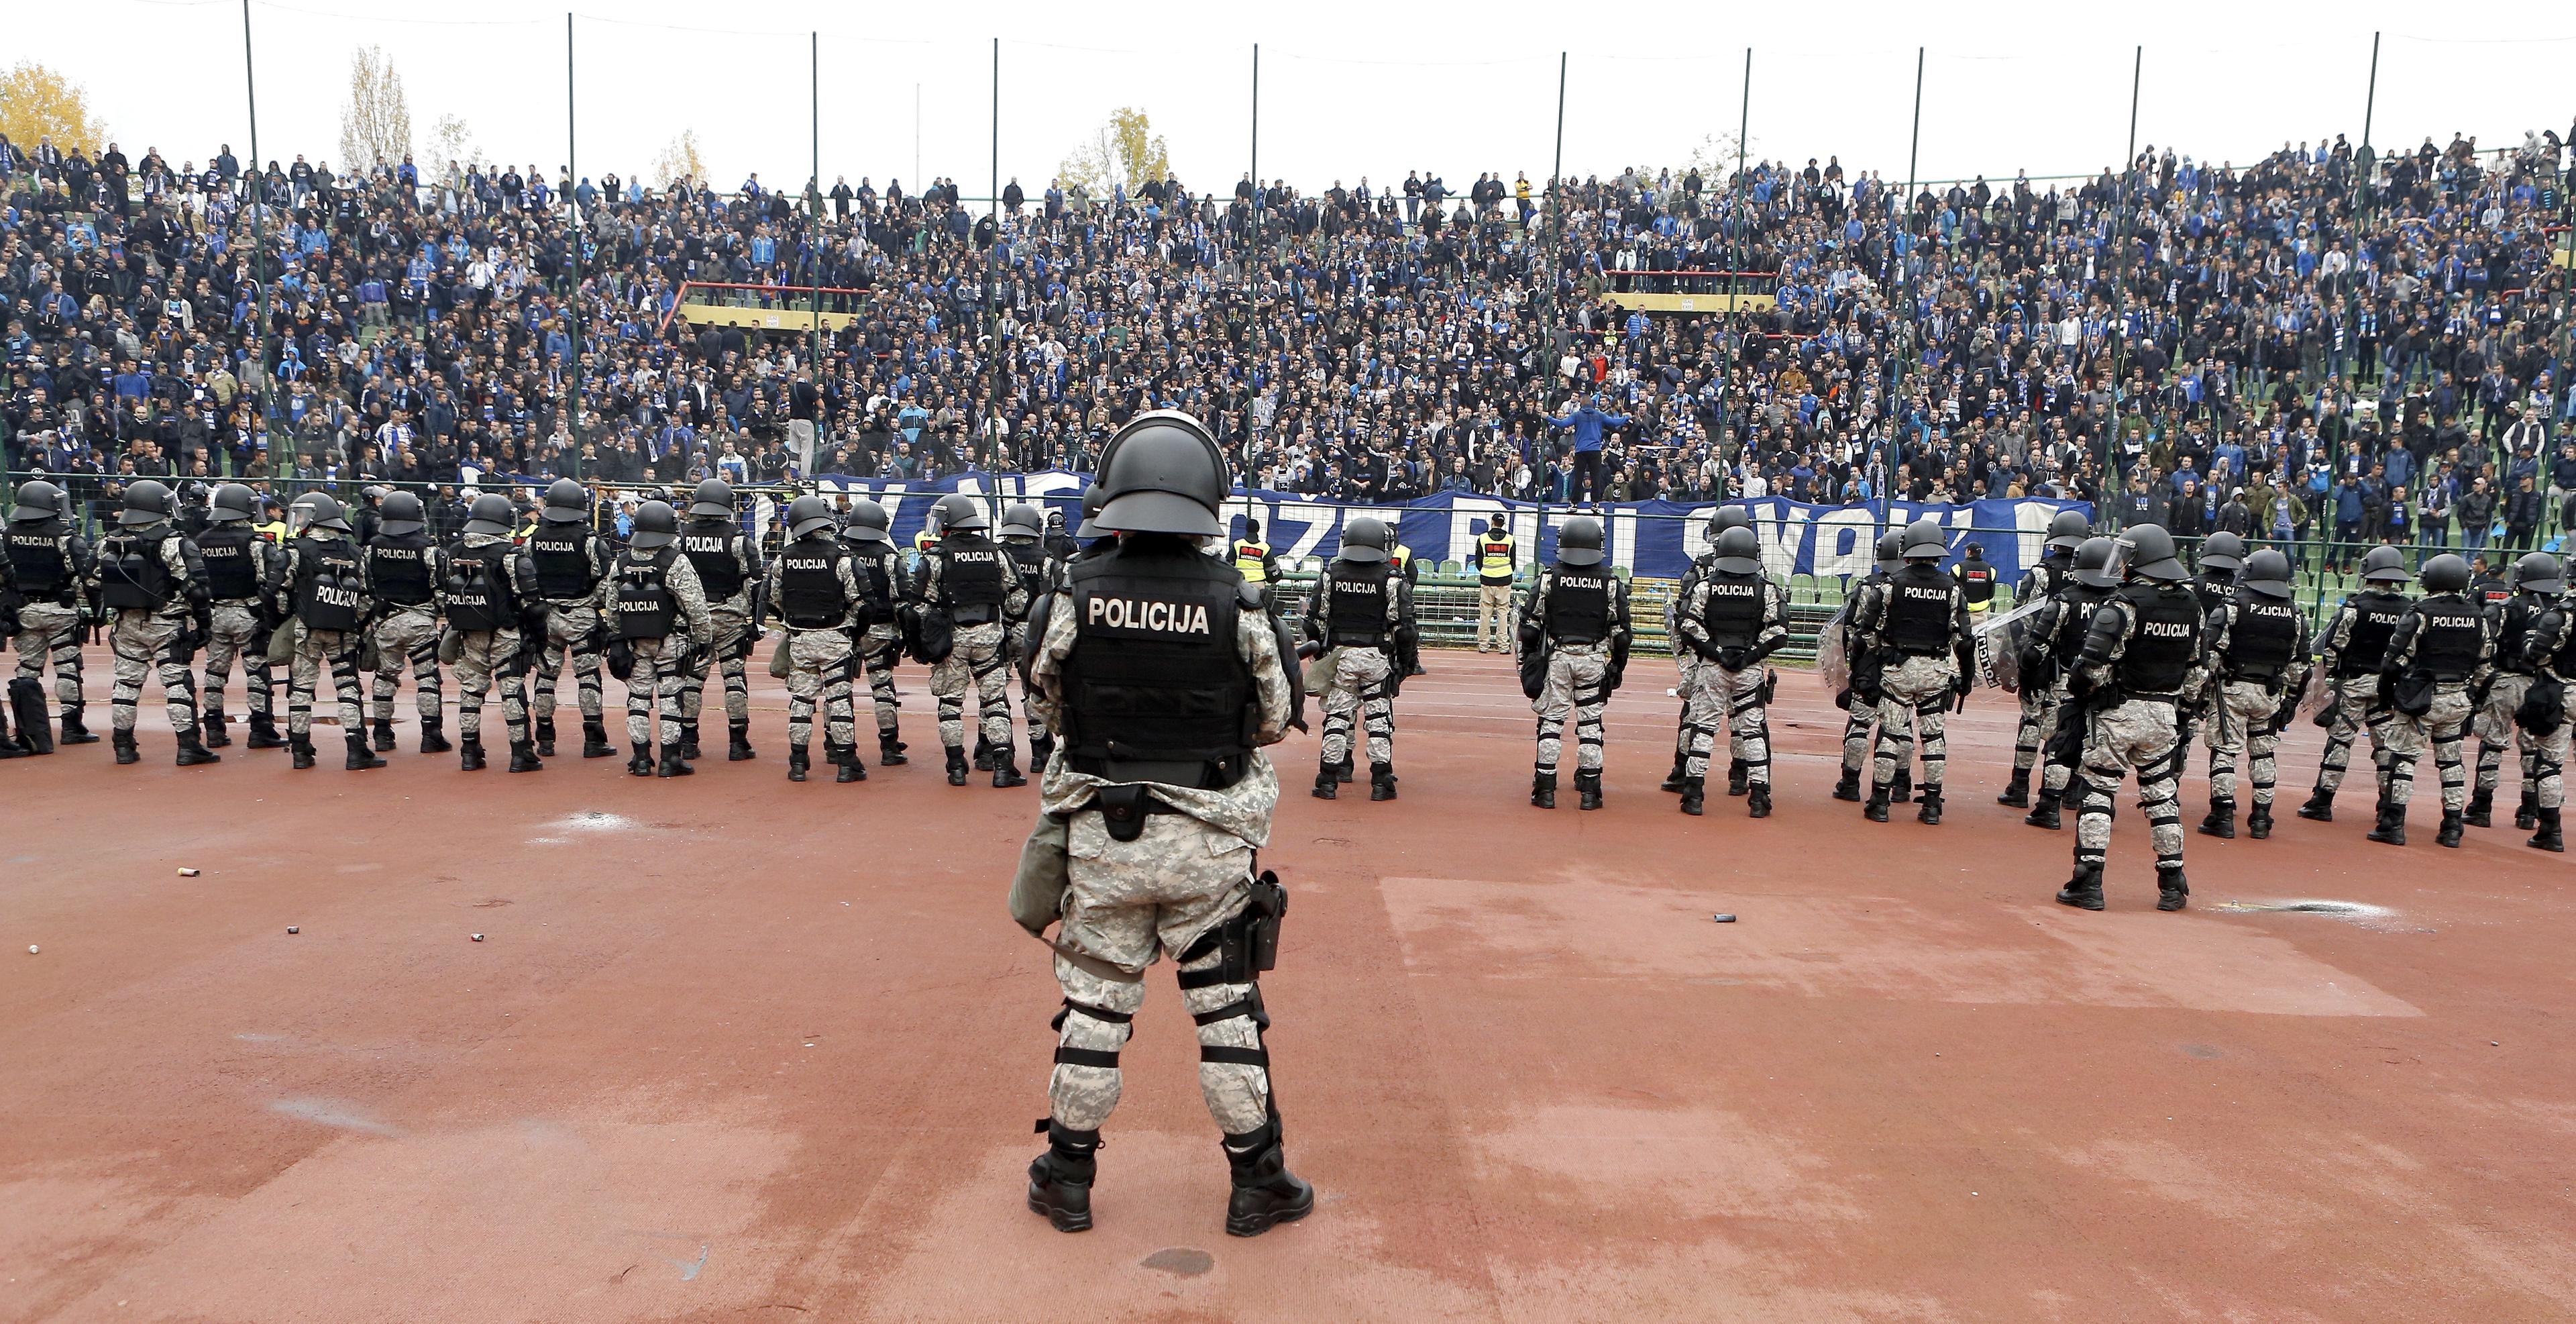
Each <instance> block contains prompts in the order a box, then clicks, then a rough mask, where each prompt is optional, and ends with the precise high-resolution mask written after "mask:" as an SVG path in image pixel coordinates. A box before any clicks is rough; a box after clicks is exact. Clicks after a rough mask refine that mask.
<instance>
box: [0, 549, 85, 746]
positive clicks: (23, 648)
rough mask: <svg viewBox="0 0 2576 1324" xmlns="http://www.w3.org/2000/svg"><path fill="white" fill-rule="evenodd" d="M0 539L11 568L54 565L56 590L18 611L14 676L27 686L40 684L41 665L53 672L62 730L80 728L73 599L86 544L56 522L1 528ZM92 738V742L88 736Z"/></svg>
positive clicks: (22, 583) (77, 620)
mask: <svg viewBox="0 0 2576 1324" xmlns="http://www.w3.org/2000/svg"><path fill="white" fill-rule="evenodd" d="M0 537H6V538H7V539H8V540H9V551H8V554H9V557H10V560H11V563H12V564H13V565H16V564H18V563H20V562H21V561H22V560H25V561H32V560H33V559H34V558H36V557H43V558H45V559H46V560H47V561H48V562H49V563H51V564H55V565H58V566H59V569H60V572H61V575H62V583H61V587H60V588H58V589H56V590H53V591H51V592H47V593H44V594H42V595H41V596H26V597H25V601H23V602H21V603H20V604H19V607H18V633H17V635H16V636H15V639H16V646H17V649H18V676H19V678H20V679H23V680H27V681H29V682H41V681H42V680H43V679H44V677H45V664H46V663H47V662H48V661H51V662H52V663H53V667H54V701H55V703H56V704H57V705H58V706H59V707H60V709H61V711H62V718H63V724H64V727H65V729H66V730H67V731H68V730H74V729H77V728H79V727H80V726H81V724H82V723H81V714H82V712H83V711H84V710H85V709H86V708H87V707H88V704H87V701H86V700H84V699H83V698H82V696H81V633H82V628H83V620H82V617H81V609H80V607H79V605H78V598H79V594H80V592H81V586H82V585H83V584H84V583H85V582H87V580H88V579H89V573H90V563H91V552H90V545H89V540H88V539H86V538H83V537H81V536H80V535H79V534H76V533H72V532H70V531H68V530H67V529H66V528H65V527H64V526H63V525H62V523H61V522H60V521H58V520H42V521H37V520H29V521H25V522H22V523H16V524H9V525H0ZM18 580H19V592H20V594H21V595H22V596H25V595H28V594H32V593H34V592H35V590H32V589H30V588H28V587H27V586H26V585H27V575H26V574H25V573H21V574H19V576H18ZM90 738H91V739H95V737H90Z"/></svg>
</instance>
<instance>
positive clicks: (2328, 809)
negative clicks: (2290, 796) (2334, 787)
mask: <svg viewBox="0 0 2576 1324" xmlns="http://www.w3.org/2000/svg"><path fill="white" fill-rule="evenodd" d="M2334 797H2335V793H2334V792H2332V791H2329V790H2327V789H2326V788H2324V787H2322V786H2320V787H2318V788H2317V789H2315V790H2313V791H2310V792H2308V802H2307V803H2306V804H2303V805H2301V806H2299V817H2301V818H2304V819H2307V820H2309V821H2310V822H2314V823H2331V822H2333V821H2334Z"/></svg>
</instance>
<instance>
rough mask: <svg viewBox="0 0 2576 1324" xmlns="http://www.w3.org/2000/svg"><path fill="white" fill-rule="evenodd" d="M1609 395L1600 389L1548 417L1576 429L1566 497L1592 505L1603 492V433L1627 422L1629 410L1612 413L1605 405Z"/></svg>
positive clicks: (1563, 425)
mask: <svg viewBox="0 0 2576 1324" xmlns="http://www.w3.org/2000/svg"><path fill="white" fill-rule="evenodd" d="M1605 403H1607V399H1606V397H1605V396H1603V394H1602V393H1601V392H1599V391H1594V392H1593V393H1592V398H1591V399H1589V400H1586V401H1584V402H1582V403H1580V404H1578V405H1576V406H1575V407H1574V408H1573V409H1571V410H1568V411H1567V412H1565V413H1563V414H1560V415H1558V416H1557V417H1555V418H1553V419H1550V420H1548V421H1549V422H1551V423H1554V424H1555V425H1556V426H1558V427H1561V428H1572V429H1573V430H1574V476H1573V479H1572V481H1571V482H1570V483H1569V484H1568V488H1567V499H1568V500H1571V501H1574V502H1576V503H1577V504H1581V505H1589V504H1591V502H1592V501H1593V500H1594V499H1595V498H1596V497H1598V496H1599V495H1600V493H1601V433H1602V430H1603V429H1605V428H1624V427H1626V426H1628V416H1627V415H1626V414H1613V413H1610V412H1608V411H1607V410H1605V409H1603V408H1602V406H1603V405H1604V404H1605Z"/></svg>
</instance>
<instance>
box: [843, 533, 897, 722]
mask: <svg viewBox="0 0 2576 1324" xmlns="http://www.w3.org/2000/svg"><path fill="white" fill-rule="evenodd" d="M893 524H894V521H893V519H892V517H890V516H889V515H887V514H886V508H885V507H883V506H880V505H878V504H877V503H876V502H874V501H861V502H858V503H856V504H855V505H852V506H851V507H850V513H849V522H848V523H847V524H846V525H844V526H843V528H842V530H841V544H842V546H843V547H844V548H846V549H847V550H848V553H849V558H850V569H851V572H852V573H853V574H855V575H857V576H858V581H859V608H858V613H857V616H856V618H855V619H856V622H857V624H856V628H855V631H854V636H855V637H854V647H855V648H856V649H857V660H856V666H858V667H862V668H865V669H866V671H867V673H868V694H869V697H870V698H871V699H873V700H874V702H875V705H876V715H877V762H879V763H881V764H884V765H885V766H887V767H889V768H891V767H895V766H897V765H899V764H903V763H909V762H911V760H910V759H908V758H906V757H904V752H903V751H904V748H905V746H904V743H903V733H902V728H901V723H900V721H899V720H898V710H899V708H900V707H901V701H900V700H899V699H897V698H896V696H895V692H894V664H895V663H896V662H897V661H898V660H900V659H901V658H902V656H903V627H902V625H901V624H900V622H899V618H898V614H897V608H898V607H899V606H900V604H902V603H903V601H904V600H905V598H906V596H907V592H906V589H905V586H904V574H903V552H902V551H901V550H900V549H898V548H897V547H896V546H895V545H894V535H893V534H892V533H890V532H889V530H890V529H891V528H892V527H893Z"/></svg>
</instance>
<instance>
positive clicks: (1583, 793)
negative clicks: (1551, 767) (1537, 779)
mask: <svg viewBox="0 0 2576 1324" xmlns="http://www.w3.org/2000/svg"><path fill="white" fill-rule="evenodd" d="M1388 780H1390V781H1392V780H1394V779H1393V778H1389V779H1388ZM1574 794H1575V797H1576V798H1575V801H1574V807H1575V808H1577V809H1598V808H1600V807H1601V773H1600V772H1599V771H1598V770H1594V771H1591V772H1583V771H1577V772H1576V773H1575V774H1574Z"/></svg>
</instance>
